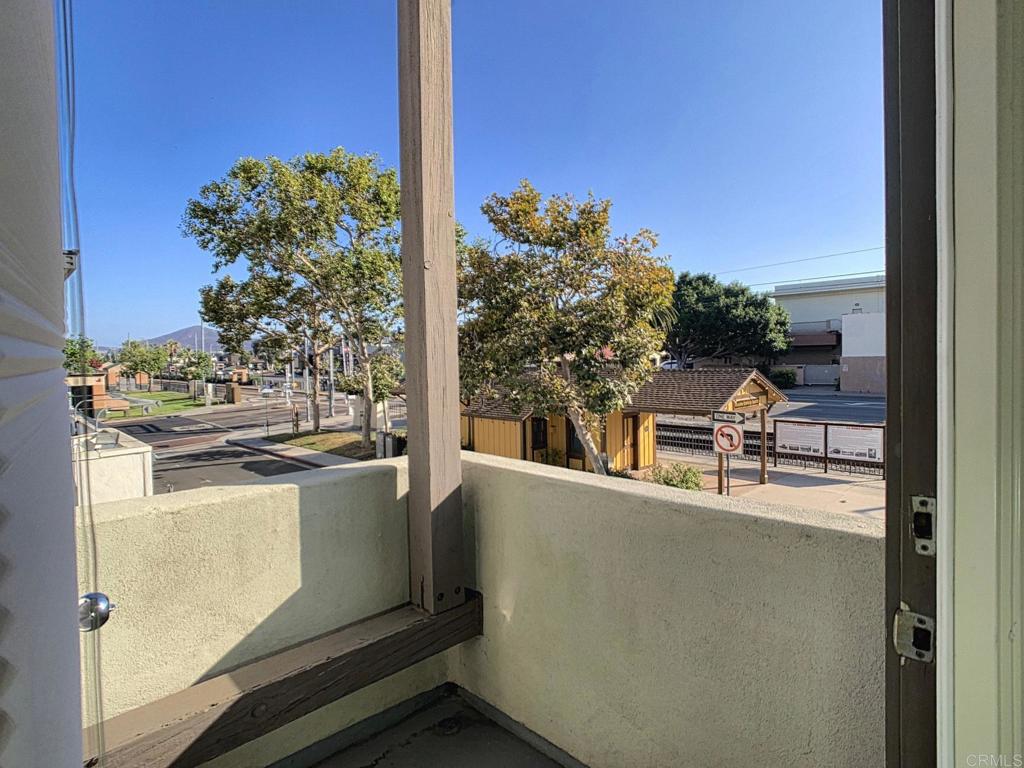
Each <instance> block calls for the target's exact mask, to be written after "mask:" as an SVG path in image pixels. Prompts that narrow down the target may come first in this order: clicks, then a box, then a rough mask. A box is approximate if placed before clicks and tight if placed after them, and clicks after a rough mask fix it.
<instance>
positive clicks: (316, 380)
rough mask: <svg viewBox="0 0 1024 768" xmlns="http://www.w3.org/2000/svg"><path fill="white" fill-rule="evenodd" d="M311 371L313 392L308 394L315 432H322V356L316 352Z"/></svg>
mask: <svg viewBox="0 0 1024 768" xmlns="http://www.w3.org/2000/svg"><path fill="white" fill-rule="evenodd" d="M310 357H311V359H310V360H309V361H308V362H309V369H310V371H312V373H313V391H312V392H307V393H306V397H308V398H310V399H311V402H312V406H313V432H314V433H316V432H319V431H320V355H318V354H317V353H316V352H315V351H314V352H313V354H312V355H310Z"/></svg>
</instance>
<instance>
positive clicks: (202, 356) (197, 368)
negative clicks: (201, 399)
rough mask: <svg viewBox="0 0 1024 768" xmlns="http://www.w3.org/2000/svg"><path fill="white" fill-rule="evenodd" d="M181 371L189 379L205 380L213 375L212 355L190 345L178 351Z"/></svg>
mask: <svg viewBox="0 0 1024 768" xmlns="http://www.w3.org/2000/svg"><path fill="white" fill-rule="evenodd" d="M179 361H180V366H181V373H182V376H184V377H185V379H187V380H189V381H205V380H206V379H208V378H209V377H210V376H212V375H213V369H214V364H213V355H211V354H210V353H209V352H203V351H201V350H198V349H192V348H191V347H185V348H184V349H182V350H181V351H180V352H179Z"/></svg>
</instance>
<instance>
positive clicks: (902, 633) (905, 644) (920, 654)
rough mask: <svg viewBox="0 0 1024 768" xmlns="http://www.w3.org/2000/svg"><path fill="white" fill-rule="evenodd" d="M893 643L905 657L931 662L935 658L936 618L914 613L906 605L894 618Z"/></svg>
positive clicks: (897, 651) (926, 662)
mask: <svg viewBox="0 0 1024 768" xmlns="http://www.w3.org/2000/svg"><path fill="white" fill-rule="evenodd" d="M892 638H893V645H894V646H895V647H896V653H898V654H899V655H900V656H902V657H904V658H905V659H913V660H914V661H921V662H924V663H925V664H930V663H931V662H932V661H933V660H934V659H935V619H933V618H931V617H930V616H925V615H924V614H920V613H914V612H913V611H911V610H909V609H908V608H907V607H906V605H905V604H904V606H903V607H902V608H900V609H899V610H898V611H896V616H895V618H894V619H893V632H892Z"/></svg>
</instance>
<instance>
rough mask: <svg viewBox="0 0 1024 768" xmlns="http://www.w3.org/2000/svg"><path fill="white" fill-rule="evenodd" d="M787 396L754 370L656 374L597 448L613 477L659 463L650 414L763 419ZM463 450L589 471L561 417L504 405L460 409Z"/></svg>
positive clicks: (599, 436)
mask: <svg viewBox="0 0 1024 768" xmlns="http://www.w3.org/2000/svg"><path fill="white" fill-rule="evenodd" d="M785 400H786V396H785V395H783V394H782V392H780V391H779V390H778V389H776V387H774V386H773V385H772V384H771V382H769V381H768V379H767V378H766V377H765V376H763V375H762V374H761V373H759V372H758V371H756V370H753V369H745V370H744V369H739V368H727V369H699V370H687V371H656V372H655V374H654V376H653V377H652V378H651V380H650V381H649V382H647V383H646V384H645V385H644V386H643V387H641V388H640V390H639V391H638V392H637V393H636V394H635V395H633V397H632V401H631V404H630V406H628V407H626V408H624V409H623V410H621V411H615V412H613V413H610V414H609V415H608V416H607V417H606V418H605V425H604V429H603V430H596V431H595V432H594V442H595V443H596V444H597V446H598V450H600V451H601V453H604V454H607V455H608V466H609V468H610V469H611V470H613V471H622V470H630V469H646V468H648V467H651V466H653V465H654V464H656V463H657V447H656V434H655V430H656V426H655V414H656V413H664V414H674V415H683V416H703V417H709V416H711V414H712V413H713V412H714V411H737V412H741V413H747V414H756V413H761V414H762V421H763V418H764V416H763V414H764V413H765V412H766V411H767V410H768V409H769V408H770V407H771V406H772V405H774V404H775V403H777V402H782V401H785ZM461 427H462V447H463V448H465V449H467V450H472V451H479V452H481V453H490V454H493V455H495V456H505V457H507V458H510V459H524V460H526V461H536V462H541V463H545V464H555V465H557V466H563V467H569V468H570V469H583V468H584V467H585V468H586V469H588V470H589V469H591V467H590V462H589V460H588V459H587V458H586V452H585V451H584V450H583V444H582V443H580V441H579V440H578V439H577V437H576V431H575V430H574V429H573V427H572V423H571V422H570V421H569V420H568V419H566V418H565V417H564V416H540V417H538V416H535V415H533V413H531V412H530V410H529V409H520V408H516V406H514V405H513V404H512V403H511V402H510V401H509V400H506V399H504V398H501V397H497V398H486V399H485V398H482V397H481V398H477V399H475V400H473V401H472V402H471V403H470V404H469V405H468V406H463V409H462V419H461Z"/></svg>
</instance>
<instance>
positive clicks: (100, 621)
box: [78, 592, 117, 632]
mask: <svg viewBox="0 0 1024 768" xmlns="http://www.w3.org/2000/svg"><path fill="white" fill-rule="evenodd" d="M116 607H117V606H116V605H114V604H113V603H112V602H110V598H108V597H107V596H106V595H104V594H103V593H102V592H89V593H88V594H85V595H82V596H81V597H80V598H78V629H79V630H80V631H82V632H92V631H93V630H96V629H99V628H100V627H102V626H103V625H104V624H106V623H107V619H109V618H110V612H111V611H112V610H114V609H115V608H116Z"/></svg>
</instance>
